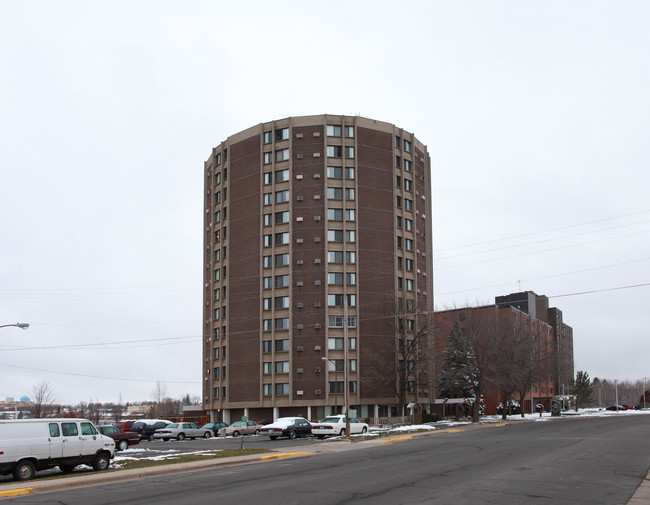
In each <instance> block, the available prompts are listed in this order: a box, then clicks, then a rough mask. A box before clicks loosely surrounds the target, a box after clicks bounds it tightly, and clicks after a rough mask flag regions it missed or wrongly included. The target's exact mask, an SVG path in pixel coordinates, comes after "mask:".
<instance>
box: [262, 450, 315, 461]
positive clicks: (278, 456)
mask: <svg viewBox="0 0 650 505" xmlns="http://www.w3.org/2000/svg"><path fill="white" fill-rule="evenodd" d="M310 454H314V453H313V452H286V453H283V454H271V455H270V456H260V459H261V460H263V461H266V460H269V459H282V458H296V457H299V456H309V455H310Z"/></svg>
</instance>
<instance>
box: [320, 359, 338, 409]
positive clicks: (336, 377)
mask: <svg viewBox="0 0 650 505" xmlns="http://www.w3.org/2000/svg"><path fill="white" fill-rule="evenodd" d="M321 359H322V360H323V361H328V362H329V363H331V364H332V365H334V413H335V414H338V412H337V410H338V409H339V397H338V395H337V394H336V387H337V386H336V385H337V384H338V382H339V371H338V370H337V369H336V361H334V360H331V359H329V358H326V357H325V356H323V357H322V358H321ZM326 417H327V416H326Z"/></svg>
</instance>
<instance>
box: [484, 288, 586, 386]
mask: <svg viewBox="0 0 650 505" xmlns="http://www.w3.org/2000/svg"><path fill="white" fill-rule="evenodd" d="M495 303H496V305H497V306H499V307H505V306H510V307H515V308H516V309H519V310H521V311H523V312H525V313H526V314H529V315H530V316H531V317H533V318H535V319H538V320H540V321H543V322H545V323H547V324H550V325H551V327H552V328H553V334H554V339H555V350H556V353H557V363H556V369H555V373H554V382H555V391H556V394H558V395H567V394H569V388H570V384H571V383H572V381H573V380H574V377H575V374H574V369H573V367H574V365H573V328H571V326H569V325H567V324H565V323H564V321H563V319H562V311H561V310H560V309H558V308H557V307H551V308H549V306H548V305H549V304H548V297H547V296H544V295H538V294H536V293H534V292H533V291H522V292H520V293H511V294H509V295H505V296H497V297H496V298H495Z"/></svg>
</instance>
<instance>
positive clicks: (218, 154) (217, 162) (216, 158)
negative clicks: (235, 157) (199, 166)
mask: <svg viewBox="0 0 650 505" xmlns="http://www.w3.org/2000/svg"><path fill="white" fill-rule="evenodd" d="M215 164H216V165H221V153H217V156H216V157H215Z"/></svg>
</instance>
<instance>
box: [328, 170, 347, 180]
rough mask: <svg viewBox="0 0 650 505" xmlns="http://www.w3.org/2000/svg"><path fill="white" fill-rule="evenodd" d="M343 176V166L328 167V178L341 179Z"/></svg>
mask: <svg viewBox="0 0 650 505" xmlns="http://www.w3.org/2000/svg"><path fill="white" fill-rule="evenodd" d="M346 171H347V169H346ZM342 177H343V167H327V178H328V179H341V178H342Z"/></svg>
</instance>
